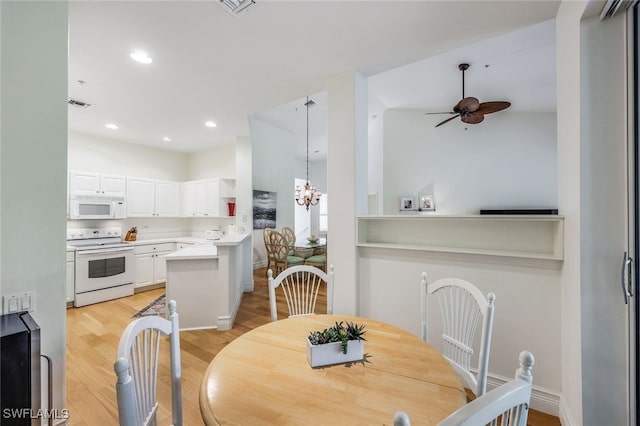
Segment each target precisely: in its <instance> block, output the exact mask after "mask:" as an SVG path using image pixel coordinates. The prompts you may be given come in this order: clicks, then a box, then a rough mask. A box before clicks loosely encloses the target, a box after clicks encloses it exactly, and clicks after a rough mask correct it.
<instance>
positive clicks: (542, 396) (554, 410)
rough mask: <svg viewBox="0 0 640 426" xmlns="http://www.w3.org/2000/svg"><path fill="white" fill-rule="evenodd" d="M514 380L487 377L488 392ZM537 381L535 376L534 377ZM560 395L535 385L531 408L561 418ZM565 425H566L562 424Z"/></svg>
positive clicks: (495, 376) (532, 392) (492, 376)
mask: <svg viewBox="0 0 640 426" xmlns="http://www.w3.org/2000/svg"><path fill="white" fill-rule="evenodd" d="M511 380H513V379H511V378H508V377H503V376H498V375H494V374H490V375H488V377H487V391H489V390H493V389H495V388H497V387H498V386H500V385H503V384H505V383H507V382H509V381H511ZM534 380H535V376H534ZM560 400H561V397H560V394H559V393H557V392H555V391H553V390H551V389H547V388H543V387H540V386H536V385H533V387H532V389H531V408H533V409H534V410H538V411H542V412H543V413H547V414H551V415H553V416H556V417H559V414H560ZM562 424H563V425H564V423H562Z"/></svg>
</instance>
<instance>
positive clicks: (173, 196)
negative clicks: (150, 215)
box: [155, 180, 180, 217]
mask: <svg viewBox="0 0 640 426" xmlns="http://www.w3.org/2000/svg"><path fill="white" fill-rule="evenodd" d="M155 194H156V199H155V213H156V216H164V217H175V216H178V215H179V211H178V209H179V206H180V191H179V184H178V182H171V181H163V180H157V181H156V184H155Z"/></svg>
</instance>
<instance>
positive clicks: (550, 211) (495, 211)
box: [480, 209, 558, 214]
mask: <svg viewBox="0 0 640 426" xmlns="http://www.w3.org/2000/svg"><path fill="white" fill-rule="evenodd" d="M480 214H558V209H481V210H480Z"/></svg>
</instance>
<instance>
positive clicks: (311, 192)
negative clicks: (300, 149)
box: [295, 96, 322, 211]
mask: <svg viewBox="0 0 640 426" xmlns="http://www.w3.org/2000/svg"><path fill="white" fill-rule="evenodd" d="M311 102H313V101H310V100H309V96H307V102H306V103H305V106H306V107H307V182H306V183H305V185H304V188H302V187H300V186H296V191H295V199H296V203H298V205H300V206H304V207H306V208H307V211H308V210H309V206H315V205H316V204H318V203H319V202H320V196H321V195H322V194H321V193H320V191H318V190H317V189H316V187H315V186H313V185H311V183H310V182H309V105H310V104H311ZM314 103H315V102H314Z"/></svg>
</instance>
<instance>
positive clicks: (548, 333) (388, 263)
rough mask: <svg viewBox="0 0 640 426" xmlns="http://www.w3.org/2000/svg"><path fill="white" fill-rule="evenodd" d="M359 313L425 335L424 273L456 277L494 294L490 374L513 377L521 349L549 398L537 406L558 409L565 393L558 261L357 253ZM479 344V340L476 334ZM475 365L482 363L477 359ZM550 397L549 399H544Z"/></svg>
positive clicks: (433, 329)
mask: <svg viewBox="0 0 640 426" xmlns="http://www.w3.org/2000/svg"><path fill="white" fill-rule="evenodd" d="M359 253H360V256H359V270H360V278H359V279H360V283H361V285H360V294H359V304H360V315H362V316H366V317H371V318H375V319H377V320H380V321H384V322H388V323H390V324H394V325H397V326H399V327H401V328H404V329H406V330H408V331H410V332H412V333H414V334H415V335H416V336H420V335H421V330H420V324H421V313H420V312H421V311H420V277H421V273H422V272H427V274H428V281H429V282H433V281H435V280H437V279H439V278H446V277H457V278H462V279H465V280H467V281H469V282H471V283H473V284H475V285H476V286H477V287H478V288H479V289H480V290H481V291H482V292H483V293H484V294H487V293H488V292H491V291H492V292H494V293H495V294H496V301H495V306H496V308H495V316H494V326H493V337H492V342H491V357H490V361H489V374H490V376H492V377H504V378H507V379H510V378H512V377H513V372H514V370H515V368H516V367H517V360H518V354H519V353H520V351H522V350H528V351H531V352H532V353H533V354H534V356H535V358H536V366H535V369H534V385H535V386H536V388H538V389H543V392H544V394H545V397H544V398H542V399H541V400H536V401H535V402H534V403H533V406H534V408H536V409H540V410H544V411H546V412H551V413H553V414H555V415H557V414H558V399H559V396H558V395H559V394H560V391H561V374H560V373H561V368H560V363H559V362H558V360H559V359H560V355H561V354H560V328H559V326H558V324H559V323H560V271H559V265H557V264H554V263H553V262H550V263H540V262H535V261H529V262H522V261H513V260H510V259H507V258H500V257H492V256H473V255H464V254H442V253H441V254H438V253H428V252H419V251H407V250H390V249H370V248H360V250H359ZM429 306H430V309H429V313H430V315H429V326H430V327H429V330H430V336H431V343H432V344H434V346H436V347H437V348H441V346H442V344H441V339H439V338H438V336H439V333H438V332H437V330H439V329H440V330H441V325H440V324H441V322H440V310H439V309H440V307H439V306H438V303H437V302H436V301H435V299H434V300H431V303H430V304H429ZM476 344H477V345H478V346H477V347H479V344H480V340H479V337H478V338H477V339H476ZM474 362H475V366H477V360H475V361H474ZM549 398H550V399H552V400H553V401H552V402H551V403H547V402H546V401H544V400H545V399H549Z"/></svg>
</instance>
